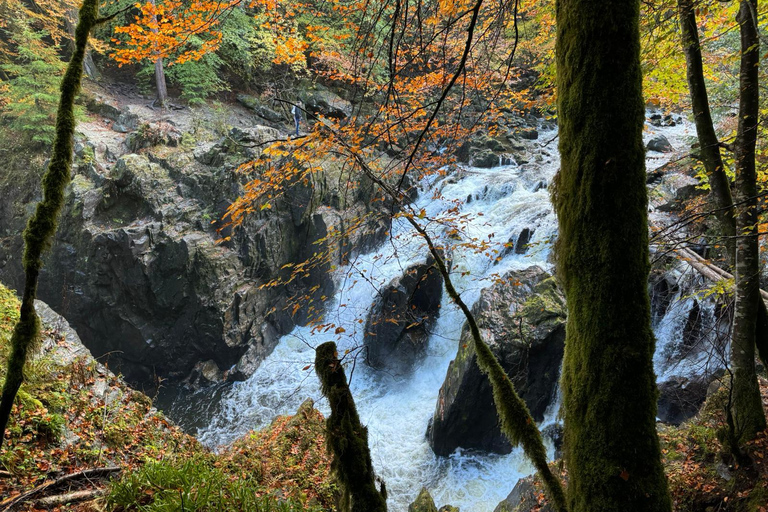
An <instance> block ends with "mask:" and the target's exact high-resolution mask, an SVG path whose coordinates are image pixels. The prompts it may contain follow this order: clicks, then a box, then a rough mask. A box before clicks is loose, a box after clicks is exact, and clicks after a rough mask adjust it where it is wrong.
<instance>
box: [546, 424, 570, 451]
mask: <svg viewBox="0 0 768 512" xmlns="http://www.w3.org/2000/svg"><path fill="white" fill-rule="evenodd" d="M541 436H542V437H544V438H547V439H549V440H550V441H552V445H553V446H554V447H555V459H560V458H562V457H563V440H564V439H565V437H564V436H565V432H564V431H563V424H562V423H552V424H551V425H548V426H547V427H545V428H544V429H543V430H542V431H541Z"/></svg>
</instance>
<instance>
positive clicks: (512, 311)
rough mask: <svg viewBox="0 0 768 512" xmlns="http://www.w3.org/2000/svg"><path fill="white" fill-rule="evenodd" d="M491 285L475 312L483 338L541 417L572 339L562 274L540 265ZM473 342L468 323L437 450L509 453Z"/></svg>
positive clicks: (441, 412) (442, 404) (444, 403)
mask: <svg viewBox="0 0 768 512" xmlns="http://www.w3.org/2000/svg"><path fill="white" fill-rule="evenodd" d="M504 277H505V279H504V281H503V282H501V283H497V284H494V285H493V286H491V287H489V288H486V289H485V290H483V291H482V292H481V294H480V299H479V300H478V301H477V303H476V304H475V305H474V306H473V308H472V311H473V313H474V315H475V318H476V320H477V323H478V326H479V327H480V332H481V335H482V336H483V339H484V341H485V342H486V343H487V344H488V346H489V347H490V349H491V350H492V351H493V353H494V354H495V355H496V357H497V358H498V359H499V362H500V363H501V365H502V367H503V368H504V370H505V371H506V372H507V375H509V378H510V379H511V380H512V382H513V383H514V385H515V389H516V390H517V392H518V393H519V394H520V396H521V397H522V398H523V400H525V402H526V404H527V405H528V409H529V410H530V411H531V415H532V416H533V418H534V419H535V420H536V421H541V420H542V419H543V417H544V411H545V410H546V408H547V406H548V405H549V403H550V402H551V400H552V398H553V397H554V394H555V389H556V386H557V381H558V377H559V373H560V364H561V361H562V357H563V348H564V343H565V318H566V310H565V299H564V297H563V296H562V294H561V293H560V291H559V290H558V289H557V284H556V282H555V279H554V278H553V277H551V276H550V275H549V274H547V273H546V272H545V271H544V270H542V269H541V268H539V267H537V266H533V267H529V268H527V269H525V270H522V271H512V272H509V273H508V274H506V275H505V276H504ZM475 358H476V356H475V350H474V343H473V341H472V339H471V335H470V333H469V328H468V327H467V325H466V324H465V325H464V327H463V329H462V333H461V338H460V340H459V349H458V353H457V355H456V359H454V360H453V361H452V362H451V364H450V365H449V367H448V372H447V374H446V377H445V382H444V383H443V385H442V387H441V388H440V393H439V396H438V400H437V406H436V408H435V413H434V416H433V417H432V421H431V424H430V426H429V428H428V431H427V436H428V439H429V444H430V446H431V447H432V449H433V450H434V452H435V453H436V454H438V455H450V454H451V453H452V452H453V451H454V450H455V449H456V448H459V447H461V448H472V449H478V450H484V451H490V452H496V453H509V452H510V451H511V449H512V447H511V445H510V444H509V442H508V441H507V439H506V438H505V437H504V435H503V434H502V433H501V430H500V428H499V421H498V416H497V414H496V408H495V406H494V404H493V395H492V392H491V386H490V384H489V383H488V379H487V377H485V375H483V374H482V373H481V372H480V370H479V369H478V367H477V364H476V362H475Z"/></svg>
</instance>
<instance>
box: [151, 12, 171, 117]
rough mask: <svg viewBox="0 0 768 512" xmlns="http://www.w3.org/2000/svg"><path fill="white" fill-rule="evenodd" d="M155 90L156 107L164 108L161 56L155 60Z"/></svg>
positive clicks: (166, 89) (164, 84)
mask: <svg viewBox="0 0 768 512" xmlns="http://www.w3.org/2000/svg"><path fill="white" fill-rule="evenodd" d="M151 2H152V5H153V6H156V5H157V4H156V3H155V0H151ZM155 24H157V14H155ZM152 33H154V34H157V28H156V27H155V28H153V29H152ZM156 53H159V52H156ZM155 89H156V90H157V100H156V101H157V105H158V106H159V107H162V108H164V107H165V104H166V102H167V101H168V87H167V86H166V82H165V68H164V67H163V57H162V56H161V55H158V57H157V58H156V59H155Z"/></svg>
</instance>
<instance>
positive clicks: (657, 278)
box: [648, 272, 680, 325]
mask: <svg viewBox="0 0 768 512" xmlns="http://www.w3.org/2000/svg"><path fill="white" fill-rule="evenodd" d="M648 285H649V288H650V296H651V319H652V322H653V324H654V325H656V324H658V322H659V321H660V320H661V319H662V318H664V315H665V314H666V313H667V309H668V308H669V305H670V304H671V303H672V300H673V299H674V298H675V295H676V294H677V292H678V291H679V290H680V287H679V286H678V284H677V279H676V278H675V276H674V275H672V274H670V273H668V272H654V273H653V274H651V276H650V277H649V280H648Z"/></svg>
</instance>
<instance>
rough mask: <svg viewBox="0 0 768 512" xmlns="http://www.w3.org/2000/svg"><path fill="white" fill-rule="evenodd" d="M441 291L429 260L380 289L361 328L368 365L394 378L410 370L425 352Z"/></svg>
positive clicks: (414, 266)
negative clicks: (363, 330)
mask: <svg viewBox="0 0 768 512" xmlns="http://www.w3.org/2000/svg"><path fill="white" fill-rule="evenodd" d="M442 291H443V278H442V276H441V275H440V273H439V272H438V270H437V268H435V266H434V260H433V259H432V258H431V257H430V258H428V259H427V261H426V263H421V264H417V265H413V266H411V267H408V268H407V269H406V270H405V272H404V273H403V275H402V276H401V277H399V278H396V279H394V280H393V281H392V282H391V283H389V285H387V286H386V287H385V288H384V289H382V290H381V292H380V293H379V297H378V298H377V299H376V301H375V302H374V304H373V306H372V307H371V311H370V313H369V315H368V320H367V322H366V324H365V337H364V339H363V343H364V344H365V347H366V361H367V362H368V364H369V365H371V366H372V367H374V368H380V369H383V370H386V371H388V372H391V373H394V374H402V373H405V372H407V371H408V370H410V369H411V368H412V367H413V365H414V363H415V362H416V361H417V360H418V359H419V357H421V356H423V355H424V353H425V351H426V344H427V339H428V338H429V331H430V329H431V328H432V326H433V325H434V323H435V320H436V319H437V316H438V315H439V313H440V300H441V297H442Z"/></svg>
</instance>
